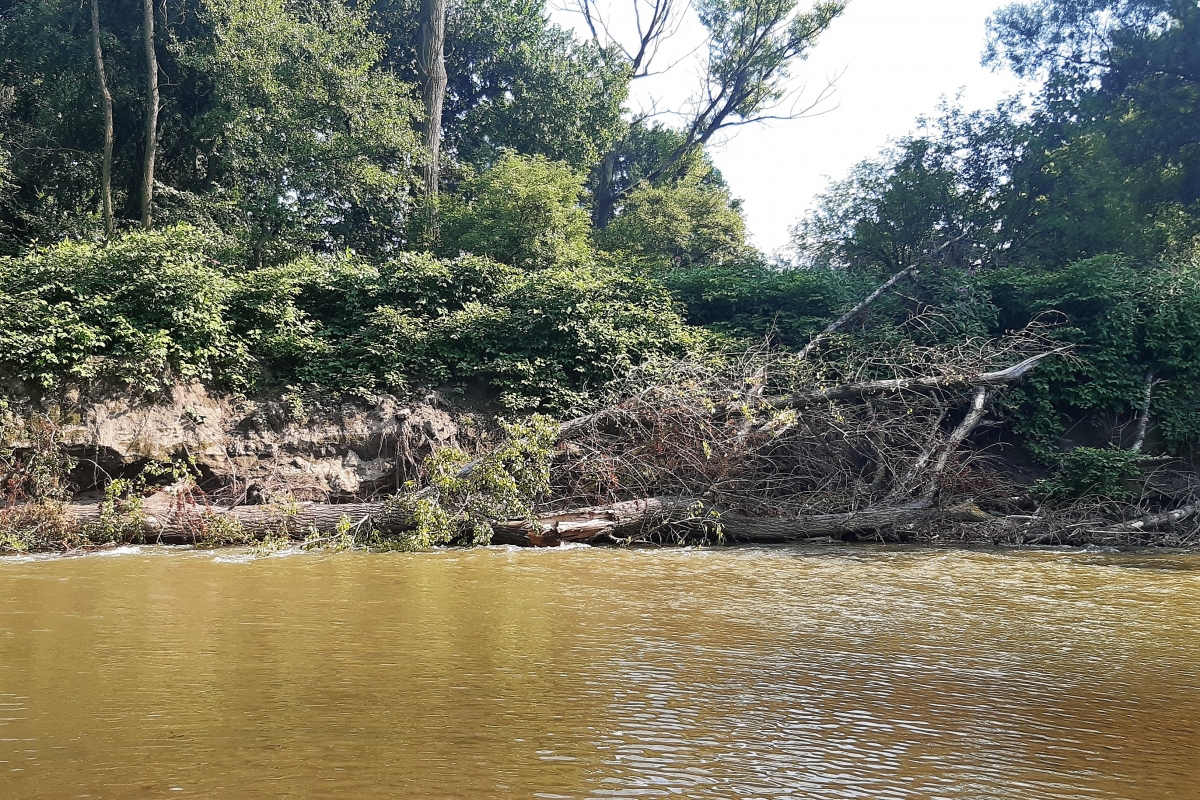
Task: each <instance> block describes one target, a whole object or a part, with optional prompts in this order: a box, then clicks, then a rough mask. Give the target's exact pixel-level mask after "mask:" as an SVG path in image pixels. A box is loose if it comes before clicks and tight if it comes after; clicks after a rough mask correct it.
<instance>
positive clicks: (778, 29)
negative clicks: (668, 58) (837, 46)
mask: <svg viewBox="0 0 1200 800" xmlns="http://www.w3.org/2000/svg"><path fill="white" fill-rule="evenodd" d="M628 2H630V3H632V9H633V16H634V21H635V25H634V29H635V30H636V35H635V36H634V37H632V38H630V39H626V40H622V38H621V37H620V36H619V35H617V34H616V33H615V32H614V30H613V27H614V26H613V25H611V24H610V20H608V19H605V17H604V15H603V14H602V13H601V10H600V6H599V5H598V0H574V8H575V10H577V11H578V12H579V13H580V14H582V15H583V18H584V20H585V22H586V23H587V26H588V31H589V33H590V34H591V36H592V38H593V39H594V40H595V41H596V43H597V44H598V45H599V46H600V47H601V48H602V49H603V50H605V51H606V52H610V53H611V52H617V53H619V54H620V55H621V57H622V58H624V59H625V60H627V62H628V65H629V70H630V72H629V75H630V78H631V79H637V78H640V77H644V76H646V75H649V74H651V72H650V69H651V64H652V63H653V62H654V60H655V58H656V57H657V56H658V55H659V53H660V49H661V47H662V44H663V42H664V41H665V40H666V39H668V38H670V36H672V35H673V34H674V33H676V32H677V31H678V29H679V26H680V23H681V21H682V19H683V17H684V15H685V13H686V12H687V11H688V10H689V9H694V10H695V11H696V13H697V15H698V16H699V19H700V22H701V23H702V24H703V26H704V27H705V28H706V29H707V31H708V39H707V53H706V60H705V69H704V78H703V85H702V86H701V88H700V90H699V91H698V92H697V94H696V95H695V96H694V97H693V99H692V101H691V103H690V110H689V112H688V113H687V114H686V120H687V121H686V123H685V125H684V128H683V131H682V133H683V138H682V141H681V142H680V144H679V145H678V146H677V147H676V148H675V150H674V151H672V152H671V153H670V154H669V155H668V156H667V157H666V158H664V159H663V160H662V162H661V163H660V164H658V165H657V166H656V167H655V168H654V169H653V170H651V171H650V173H649V174H648V175H647V176H646V178H645V180H646V181H647V182H648V183H654V182H656V181H659V180H660V179H662V178H663V177H664V176H666V175H667V174H668V173H669V172H670V171H671V170H672V169H673V168H675V167H676V166H677V165H678V164H679V163H680V162H681V161H682V160H683V159H685V158H686V157H687V156H688V154H689V153H691V152H693V151H694V150H696V149H697V148H700V147H703V146H704V145H705V144H707V143H708V142H709V141H711V140H712V138H713V137H714V136H716V135H717V134H718V133H719V132H721V131H724V130H728V129H730V128H733V127H736V126H741V125H747V124H751V123H755V122H761V121H764V120H770V119H796V118H798V117H801V116H804V115H805V114H808V113H811V112H812V111H813V110H814V109H815V108H817V107H818V106H820V105H821V104H823V103H824V102H825V101H826V100H827V99H828V97H829V95H830V93H831V92H832V89H833V83H834V82H833V80H831V81H829V82H828V83H827V84H826V86H825V88H824V89H823V90H822V91H820V92H819V93H817V96H816V97H814V98H811V99H809V100H807V101H805V102H802V100H803V99H804V98H803V87H795V86H793V85H792V82H791V78H792V74H791V71H792V68H793V66H794V65H795V63H796V62H798V61H800V60H803V59H804V58H806V57H807V55H808V53H809V51H810V50H811V49H812V47H813V45H814V44H815V43H816V41H817V39H818V38H819V37H820V35H821V34H822V33H824V32H825V30H827V29H828V27H829V26H830V24H832V22H833V21H834V20H835V19H836V18H837V17H838V16H839V15H841V13H842V11H844V10H845V8H846V0H821V2H817V3H816V4H815V5H813V6H812V7H811V8H810V9H808V10H807V11H803V10H800V9H799V8H798V0H690V2H689V1H688V0H628ZM702 46H703V45H702ZM668 68H669V66H668ZM617 159H618V156H617V154H615V153H610V154H609V155H608V157H606V158H605V159H604V161H603V162H602V163H601V165H600V167H599V174H598V176H597V190H596V199H595V209H594V217H595V223H596V224H597V225H598V226H600V227H603V226H604V225H606V224H607V223H608V222H609V221H610V220H611V219H612V217H613V216H614V214H615V211H616V208H617V205H618V204H619V202H620V200H621V197H622V196H624V195H625V194H626V193H628V192H629V191H630V190H631V189H632V188H633V186H632V185H628V186H624V187H618V185H617V181H616V180H615V174H614V173H615V169H616V163H617Z"/></svg>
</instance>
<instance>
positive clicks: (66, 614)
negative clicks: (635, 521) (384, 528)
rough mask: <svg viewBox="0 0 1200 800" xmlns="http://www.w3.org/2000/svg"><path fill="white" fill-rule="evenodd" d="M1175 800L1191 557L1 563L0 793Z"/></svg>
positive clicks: (544, 555)
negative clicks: (1143, 799) (1106, 799)
mask: <svg viewBox="0 0 1200 800" xmlns="http://www.w3.org/2000/svg"><path fill="white" fill-rule="evenodd" d="M85 796H86V797H92V798H127V797H135V798H143V797H144V798H166V797H204V798H212V797H230V798H234V797H236V798H277V797H305V798H308V797H312V798H321V797H339V798H376V797H378V798H383V797H438V798H489V797H506V798H507V797H523V798H524V797H542V798H555V797H558V798H566V797H570V798H583V797H672V796H675V797H693V798H824V797H828V798H852V797H869V798H905V797H911V798H932V797H939V798H972V799H975V798H1014V797H1019V798H1024V799H1026V800H1039V799H1040V798H1121V800H1141V799H1142V798H1145V799H1146V800H1149V799H1150V798H1155V800H1159V799H1161V798H1195V797H1197V796H1200V557H1196V556H1170V555H1144V556H1143V555H1115V554H1102V553H1083V552H1038V553H1028V552H1027V553H1000V552H962V551H937V550H928V549H885V548H878V549H871V548H847V547H829V548H815V547H808V548H780V549H740V550H723V551H700V550H685V551H616V550H593V549H588V548H568V549H564V550H549V551H531V550H521V551H518V550H515V549H514V550H507V549H504V548H491V549H480V550H473V551H466V552H442V553H420V554H389V555H364V554H353V553H346V554H312V553H309V554H291V555H287V556H286V557H278V556H277V557H266V558H251V557H250V556H249V554H246V553H239V552H236V551H220V552H187V551H178V550H177V551H173V552H160V551H155V550H154V548H144V549H142V550H140V551H139V550H126V551H121V552H119V553H117V554H108V555H102V556H88V557H85V558H68V559H64V558H44V559H13V558H9V559H0V797H4V798H65V797H85Z"/></svg>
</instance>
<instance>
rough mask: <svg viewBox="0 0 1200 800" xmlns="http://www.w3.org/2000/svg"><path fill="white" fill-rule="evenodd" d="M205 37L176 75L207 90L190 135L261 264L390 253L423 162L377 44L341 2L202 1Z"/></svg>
mask: <svg viewBox="0 0 1200 800" xmlns="http://www.w3.org/2000/svg"><path fill="white" fill-rule="evenodd" d="M205 9H206V11H207V15H208V17H209V19H210V20H211V24H212V27H213V31H214V35H213V36H212V38H210V39H203V40H201V41H198V42H196V43H195V44H193V45H191V46H189V47H188V48H186V50H185V52H186V53H187V58H186V59H185V63H186V64H188V65H189V66H192V67H193V68H195V69H196V70H197V71H198V72H200V73H202V74H204V75H205V77H206V79H207V81H209V82H211V85H212V87H213V106H212V107H211V109H210V110H208V111H207V112H206V113H205V114H203V115H201V116H200V117H199V118H198V119H197V120H196V123H195V127H196V131H195V133H194V135H196V136H198V137H199V138H201V139H203V140H205V141H206V142H210V144H209V145H208V146H209V148H211V149H210V155H209V157H208V158H209V165H208V166H209V172H210V180H212V181H215V182H217V183H218V184H221V185H223V186H224V187H225V188H224V190H223V192H222V193H221V194H223V195H224V196H225V197H226V198H228V200H229V201H230V202H231V203H232V204H233V206H234V207H235V208H236V209H237V210H238V212H239V213H238V217H237V218H238V224H241V225H244V226H246V228H247V230H246V233H245V235H246V237H247V238H248V242H247V244H248V246H249V247H250V248H251V249H252V250H253V251H254V253H255V254H256V256H257V258H256V260H257V261H258V262H259V263H264V262H267V263H275V262H279V261H281V260H283V259H285V258H288V257H290V256H293V255H295V254H297V253H301V252H303V251H305V250H308V249H310V248H312V247H314V246H315V247H316V249H328V248H334V247H345V246H350V247H354V248H356V249H358V250H359V251H361V252H366V253H382V252H384V251H387V250H389V249H392V248H393V247H394V246H395V244H396V231H397V229H398V228H399V227H400V225H401V223H402V221H403V219H404V214H405V212H406V210H407V206H408V202H409V189H410V186H411V185H412V182H413V179H412V174H411V171H410V164H411V161H412V159H413V157H414V155H415V154H418V153H419V152H420V145H419V144H418V141H417V137H416V135H415V132H414V129H413V126H414V122H415V120H416V117H417V115H418V114H419V111H418V106H417V104H416V103H414V102H413V100H412V99H410V97H409V96H408V91H407V87H405V86H404V85H403V84H401V83H399V82H398V81H396V79H395V78H394V77H392V76H391V75H390V74H388V73H387V72H383V71H380V70H377V69H375V66H376V64H377V63H378V62H379V60H380V58H381V57H382V50H383V42H382V40H381V39H379V38H378V37H376V36H373V35H371V34H370V33H369V32H368V30H367V16H366V15H365V14H363V13H361V12H357V11H354V10H352V9H351V8H350V7H349V6H347V5H343V4H342V3H341V2H332V3H323V4H319V5H317V4H308V5H305V4H300V5H296V4H288V3H284V2H283V0H206V5H205Z"/></svg>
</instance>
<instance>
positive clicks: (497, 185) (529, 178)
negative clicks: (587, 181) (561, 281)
mask: <svg viewBox="0 0 1200 800" xmlns="http://www.w3.org/2000/svg"><path fill="white" fill-rule="evenodd" d="M582 196H583V176H581V175H579V174H578V173H576V172H574V171H573V170H572V169H571V168H570V167H569V166H567V165H566V164H563V163H561V162H557V161H550V160H549V159H546V158H544V157H542V156H533V157H525V156H518V155H515V154H513V153H507V154H505V155H504V156H503V157H502V158H501V159H500V160H499V162H497V164H496V165H495V166H494V167H492V168H491V169H490V170H488V171H487V172H484V173H482V174H480V175H474V176H470V177H468V178H467V179H466V180H464V181H463V183H462V186H461V187H460V190H459V192H458V194H457V195H455V196H452V197H447V198H446V199H445V200H444V201H443V202H442V208H441V213H442V215H443V222H442V225H441V235H442V242H443V244H442V250H443V251H444V253H445V254H446V255H448V256H456V255H458V254H459V253H474V254H475V255H479V256H487V257H488V258H491V259H494V260H496V261H499V262H501V263H503V264H509V265H511V266H515V267H521V268H523V269H539V268H544V267H551V266H554V265H556V264H571V263H579V262H581V261H583V260H586V259H587V257H588V252H589V243H588V234H589V232H590V230H591V224H590V221H589V219H588V215H587V212H586V211H585V210H584V209H583V207H582V206H581V205H580V200H581V198H582Z"/></svg>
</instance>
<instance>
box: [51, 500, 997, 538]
mask: <svg viewBox="0 0 1200 800" xmlns="http://www.w3.org/2000/svg"><path fill="white" fill-rule="evenodd" d="M104 513H108V514H109V515H110V516H109V517H108V519H109V521H110V522H112V521H120V522H124V523H126V524H125V525H124V526H123V528H122V529H123V530H127V531H129V534H127V536H126V538H127V539H128V540H129V541H131V542H145V543H151V544H200V543H206V542H212V541H214V539H217V540H219V535H215V534H214V532H215V531H221V530H237V531H238V532H239V533H240V535H241V536H242V537H244V539H245V540H251V539H263V538H266V537H268V536H279V535H287V536H292V537H301V536H305V535H310V536H321V535H327V534H332V533H334V532H335V531H336V530H337V529H338V527H339V526H344V525H346V524H349V525H350V526H351V527H352V528H365V529H366V530H368V531H370V530H378V531H381V532H383V533H392V534H395V533H400V532H403V531H405V530H407V529H409V527H410V524H409V520H408V517H407V516H405V515H403V514H401V513H398V512H397V511H395V510H394V509H391V508H389V506H388V505H386V504H384V503H345V504H328V503H298V504H295V505H292V506H289V507H287V508H286V509H284V508H280V507H275V506H234V507H229V508H221V507H213V506H202V505H199V504H181V503H178V502H175V501H173V500H172V499H170V498H169V497H168V496H167V495H166V494H165V493H160V494H158V495H155V496H153V497H150V498H147V499H146V500H145V502H144V503H143V504H142V505H141V506H140V507H139V508H138V510H137V511H136V512H132V513H131V512H128V511H122V510H120V509H119V508H118V509H116V510H115V512H114V510H112V509H110V510H108V511H107V512H105V509H104V508H103V507H102V505H101V504H100V503H98V502H95V503H72V504H69V505H67V506H66V507H65V514H66V517H67V520H68V521H69V522H70V523H71V524H74V525H77V526H79V527H81V528H84V527H86V526H89V525H96V524H100V523H101V522H102V520H103V519H104V517H103V516H102V515H103V514H104ZM114 513H116V514H119V515H122V516H121V519H120V520H114V518H113V517H112V516H111V515H112V514H114ZM935 515H942V516H943V517H945V518H950V519H955V520H960V521H976V522H978V521H983V520H986V519H989V517H988V516H987V515H986V514H984V513H983V512H982V511H980V510H979V509H977V508H974V507H972V506H970V505H969V504H968V505H964V506H959V507H956V508H953V509H949V510H946V511H940V510H938V509H937V508H936V507H934V505H933V504H932V503H930V502H929V501H928V500H919V501H915V502H912V503H908V504H905V505H897V506H888V507H874V508H868V509H864V510H862V511H857V512H850V513H844V514H815V515H809V516H798V517H787V518H785V517H769V518H764V517H750V516H746V515H742V514H737V513H731V512H727V511H721V510H720V509H717V508H715V507H713V506H712V505H711V504H710V503H706V502H705V501H703V500H696V499H688V498H677V497H676V498H672V497H655V498H648V499H644V500H631V501H628V502H624V503H614V504H613V505H610V506H604V507H597V508H581V509H573V510H567V511H561V512H557V513H553V514H546V515H543V516H540V517H538V518H536V519H532V520H530V519H515V520H498V521H496V522H494V523H492V531H493V537H492V541H493V542H494V543H495V544H511V545H519V546H523V547H529V546H533V547H556V546H558V545H560V544H563V543H572V542H578V543H586V544H598V543H629V542H635V541H639V540H643V539H645V538H646V537H647V535H648V534H651V533H653V532H656V531H660V530H662V529H664V528H666V527H668V526H672V525H676V526H679V525H684V526H693V527H698V526H705V527H706V528H708V529H709V530H711V531H712V533H713V538H715V537H716V534H717V533H718V532H719V534H720V535H721V536H722V537H723V538H724V539H725V540H726V541H729V542H740V543H757V544H783V543H788V542H801V541H806V540H811V539H820V538H826V537H839V536H844V535H846V534H859V533H863V532H867V531H875V530H882V529H894V528H903V527H910V526H915V525H919V524H922V523H925V522H927V521H929V520H930V519H931V518H933V517H934V516H935ZM133 523H136V525H134V524H133ZM221 523H225V525H224V526H222V525H221ZM234 526H236V527H234Z"/></svg>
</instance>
